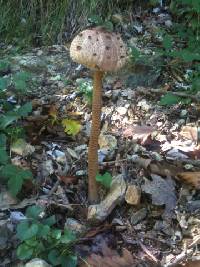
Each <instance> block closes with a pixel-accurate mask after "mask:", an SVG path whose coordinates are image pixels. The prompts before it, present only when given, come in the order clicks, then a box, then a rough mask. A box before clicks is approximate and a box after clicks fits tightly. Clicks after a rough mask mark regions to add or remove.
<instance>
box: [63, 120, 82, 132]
mask: <svg viewBox="0 0 200 267" xmlns="http://www.w3.org/2000/svg"><path fill="white" fill-rule="evenodd" d="M62 126H63V127H64V131H65V133H67V134H70V135H73V136H75V135H76V134H77V133H79V132H80V130H81V124H79V123H78V122H77V121H74V120H68V119H63V120H62Z"/></svg>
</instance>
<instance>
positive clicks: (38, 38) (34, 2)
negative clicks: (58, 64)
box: [0, 0, 129, 47]
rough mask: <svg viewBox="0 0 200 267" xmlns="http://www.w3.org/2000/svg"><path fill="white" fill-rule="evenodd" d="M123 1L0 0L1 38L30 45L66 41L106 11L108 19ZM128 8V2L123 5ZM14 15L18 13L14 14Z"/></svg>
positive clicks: (4, 40) (18, 43) (21, 44)
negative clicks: (97, 15)
mask: <svg viewBox="0 0 200 267" xmlns="http://www.w3.org/2000/svg"><path fill="white" fill-rule="evenodd" d="M122 2H123V1H122V0H111V1H107V0H80V1H73V0H62V1H54V0H30V1H26V0H21V1H12V0H0V6H1V8H0V17H1V23H0V36H1V37H0V39H1V41H2V42H6V43H12V44H17V45H19V46H20V47H27V46H29V45H36V46H38V45H48V44H53V43H62V40H63V38H64V39H65V40H66V39H69V38H70V37H71V36H72V35H73V34H74V33H75V32H76V31H77V30H78V29H80V28H82V27H85V26H86V25H87V23H88V18H89V17H91V16H92V15H95V14H102V16H103V18H104V19H105V18H106V17H108V16H109V15H110V14H112V13H113V12H115V11H116V10H118V8H120V7H121V5H122ZM126 2H129V1H125V3H126ZM122 6H123V7H126V5H125V4H123V5H122ZM13 14H14V15H13Z"/></svg>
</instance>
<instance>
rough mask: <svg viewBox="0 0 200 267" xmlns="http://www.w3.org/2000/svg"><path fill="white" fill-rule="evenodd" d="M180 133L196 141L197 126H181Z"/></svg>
mask: <svg viewBox="0 0 200 267" xmlns="http://www.w3.org/2000/svg"><path fill="white" fill-rule="evenodd" d="M180 135H181V136H183V137H185V138H187V139H190V140H192V141H194V142H197V127H194V126H183V127H182V129H181V131H180Z"/></svg>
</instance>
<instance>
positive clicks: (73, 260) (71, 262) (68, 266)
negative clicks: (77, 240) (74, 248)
mask: <svg viewBox="0 0 200 267" xmlns="http://www.w3.org/2000/svg"><path fill="white" fill-rule="evenodd" d="M77 264H78V258H77V256H76V255H68V256H66V255H62V256H61V266H62V267H76V266H77Z"/></svg>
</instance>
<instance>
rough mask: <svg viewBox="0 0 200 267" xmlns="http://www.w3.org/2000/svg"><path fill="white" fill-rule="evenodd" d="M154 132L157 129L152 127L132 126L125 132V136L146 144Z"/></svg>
mask: <svg viewBox="0 0 200 267" xmlns="http://www.w3.org/2000/svg"><path fill="white" fill-rule="evenodd" d="M154 131H155V128H153V127H151V126H146V125H143V126H131V127H128V128H127V129H125V130H124V132H123V135H124V136H125V137H132V138H133V140H139V141H141V143H144V142H145V141H146V140H147V139H148V137H149V136H150V135H151V134H152V133H153V132H154Z"/></svg>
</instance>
